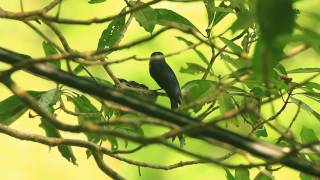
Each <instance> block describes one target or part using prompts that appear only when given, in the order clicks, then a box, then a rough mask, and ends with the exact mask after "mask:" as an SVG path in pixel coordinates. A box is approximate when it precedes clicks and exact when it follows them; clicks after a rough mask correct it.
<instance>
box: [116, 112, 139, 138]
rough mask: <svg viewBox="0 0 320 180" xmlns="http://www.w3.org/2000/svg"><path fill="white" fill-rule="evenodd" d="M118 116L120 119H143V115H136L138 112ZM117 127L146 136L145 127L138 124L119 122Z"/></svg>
mask: <svg viewBox="0 0 320 180" xmlns="http://www.w3.org/2000/svg"><path fill="white" fill-rule="evenodd" d="M118 118H119V119H127V120H129V121H134V120H138V119H141V118H143V117H141V116H139V115H136V114H132V113H127V114H124V115H122V116H119V117H118ZM115 129H118V130H122V131H125V132H126V133H129V134H134V135H139V136H144V132H143V129H142V128H141V127H140V126H138V125H136V124H118V125H116V126H115Z"/></svg>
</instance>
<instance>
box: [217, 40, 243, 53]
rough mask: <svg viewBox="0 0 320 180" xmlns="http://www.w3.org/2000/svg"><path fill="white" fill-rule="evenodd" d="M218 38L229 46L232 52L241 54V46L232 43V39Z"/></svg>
mask: <svg viewBox="0 0 320 180" xmlns="http://www.w3.org/2000/svg"><path fill="white" fill-rule="evenodd" d="M219 38H220V40H221V41H222V42H223V43H224V44H225V45H227V46H228V48H230V49H231V50H232V51H233V52H235V53H237V54H241V53H242V52H243V50H242V48H241V47H240V46H238V45H237V44H236V43H234V42H233V41H230V40H229V39H226V38H224V37H219Z"/></svg>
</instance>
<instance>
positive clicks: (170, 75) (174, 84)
mask: <svg viewBox="0 0 320 180" xmlns="http://www.w3.org/2000/svg"><path fill="white" fill-rule="evenodd" d="M149 73H150V75H151V77H152V78H153V79H154V80H155V81H156V82H157V84H158V85H159V86H160V87H161V88H162V89H163V90H164V91H165V92H166V93H167V95H168V97H169V99H170V103H171V109H172V110H174V111H176V110H177V109H178V107H179V105H180V104H181V90H180V85H179V81H178V80H177V77H176V75H175V74H174V72H173V70H172V69H171V68H170V66H169V65H168V64H167V63H166V60H165V59H164V55H163V54H162V53H161V52H154V53H152V54H151V57H150V62H149ZM178 138H179V141H180V147H181V148H182V147H183V146H184V145H185V139H184V136H183V135H178ZM174 139H175V137H172V141H174Z"/></svg>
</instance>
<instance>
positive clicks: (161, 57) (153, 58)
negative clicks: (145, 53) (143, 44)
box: [150, 52, 164, 61]
mask: <svg viewBox="0 0 320 180" xmlns="http://www.w3.org/2000/svg"><path fill="white" fill-rule="evenodd" d="M159 60H160V61H164V55H163V54H162V52H153V53H152V54H151V57H150V61H159Z"/></svg>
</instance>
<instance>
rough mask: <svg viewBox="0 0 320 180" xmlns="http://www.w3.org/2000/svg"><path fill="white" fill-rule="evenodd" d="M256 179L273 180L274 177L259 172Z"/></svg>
mask: <svg viewBox="0 0 320 180" xmlns="http://www.w3.org/2000/svg"><path fill="white" fill-rule="evenodd" d="M254 180H273V177H270V176H267V175H265V174H263V173H261V172H260V173H259V174H257V176H256V177H255V178H254Z"/></svg>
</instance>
